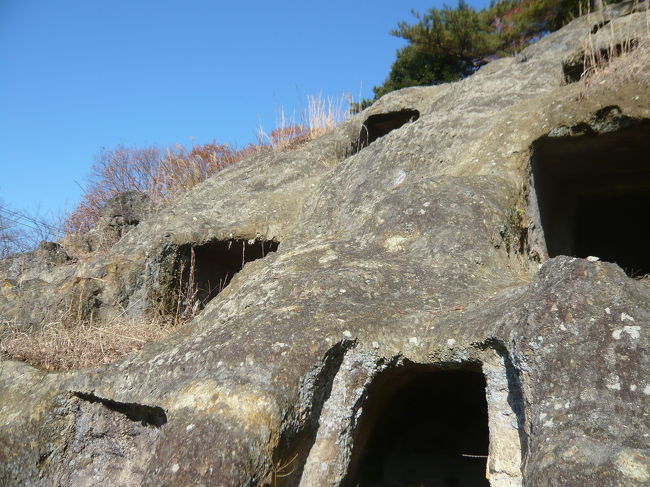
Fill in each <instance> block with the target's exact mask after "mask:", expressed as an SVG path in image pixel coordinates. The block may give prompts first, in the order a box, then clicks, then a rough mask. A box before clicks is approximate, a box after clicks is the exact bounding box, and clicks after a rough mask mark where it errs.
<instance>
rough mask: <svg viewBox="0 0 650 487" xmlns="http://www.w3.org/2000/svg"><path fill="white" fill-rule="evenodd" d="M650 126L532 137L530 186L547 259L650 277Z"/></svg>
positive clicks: (638, 125)
mask: <svg viewBox="0 0 650 487" xmlns="http://www.w3.org/2000/svg"><path fill="white" fill-rule="evenodd" d="M649 136H650V121H647V120H646V121H643V122H639V123H636V124H634V125H633V126H631V127H627V128H623V129H620V130H617V131H613V132H608V133H602V134H595V133H587V134H586V135H580V136H564V137H549V136H545V137H542V138H541V139H538V140H537V141H536V142H535V143H534V145H533V156H532V176H533V179H532V184H533V187H534V191H535V197H536V201H537V205H538V208H539V219H540V223H541V228H542V231H543V240H544V241H545V244H546V251H547V253H548V256H549V257H555V256H557V255H569V256H573V257H581V258H584V257H588V256H597V257H599V258H600V259H602V260H605V261H609V262H616V263H617V264H618V265H619V266H620V267H621V268H623V270H625V272H626V273H627V274H628V275H630V276H639V275H644V274H648V273H650V252H648V244H647V242H648V239H649V238H650V157H649V156H648V146H647V140H648V137H649Z"/></svg>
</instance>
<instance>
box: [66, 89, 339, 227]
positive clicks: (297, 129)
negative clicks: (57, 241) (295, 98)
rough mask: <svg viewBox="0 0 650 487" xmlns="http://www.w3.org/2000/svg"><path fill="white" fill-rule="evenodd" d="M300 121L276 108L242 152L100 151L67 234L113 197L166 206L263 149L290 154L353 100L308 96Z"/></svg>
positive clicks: (227, 148) (212, 146)
mask: <svg viewBox="0 0 650 487" xmlns="http://www.w3.org/2000/svg"><path fill="white" fill-rule="evenodd" d="M307 99H308V107H307V110H306V111H303V113H302V114H301V122H300V123H296V121H295V117H287V116H286V115H285V113H284V109H282V108H281V109H280V111H279V113H278V119H277V120H276V128H275V129H274V130H273V131H272V132H271V133H270V134H267V133H266V132H264V130H263V129H261V128H260V129H259V134H258V143H257V144H250V145H248V146H247V147H245V148H243V149H236V148H234V147H232V146H231V145H229V144H219V143H217V142H210V143H208V144H202V145H196V146H194V147H192V148H191V149H188V148H186V147H184V146H182V145H176V146H175V147H172V148H166V149H160V148H158V147H155V146H150V147H143V148H137V147H125V146H118V147H116V148H115V149H102V150H101V151H100V153H99V154H98V155H97V157H96V160H95V163H94V164H93V166H92V168H91V171H90V177H89V184H88V188H87V189H86V191H85V192H84V195H83V199H82V201H81V203H79V205H78V206H77V208H75V210H74V211H72V212H71V213H70V215H69V216H68V218H67V219H66V221H65V224H64V231H65V233H66V234H68V235H69V234H79V233H85V232H87V231H88V230H90V229H91V228H92V227H93V226H94V225H95V224H96V223H97V221H98V219H99V216H100V213H101V209H102V207H103V206H104V204H105V203H106V202H107V201H108V200H109V199H110V198H112V197H113V196H115V195H116V194H117V193H120V192H123V191H129V190H137V191H140V192H142V193H144V194H146V195H147V196H149V198H151V200H152V201H154V202H155V203H158V204H163V205H164V204H165V203H167V202H168V201H170V200H172V199H174V198H175V197H176V196H178V195H179V194H182V193H184V192H186V191H188V190H190V189H191V188H193V187H194V186H196V185H197V184H199V183H200V182H201V181H204V180H205V179H207V178H209V177H210V176H212V175H213V174H214V173H216V172H218V171H220V170H222V169H223V168H225V167H227V166H229V165H231V164H234V163H236V162H238V161H240V160H242V159H244V158H246V157H249V156H251V155H255V154H258V153H260V152H264V151H267V150H277V151H286V150H293V149H296V148H297V147H299V146H300V145H302V144H304V143H305V142H308V141H310V140H313V139H315V138H317V137H320V136H321V135H323V134H325V133H327V132H328V131H330V130H332V129H334V127H336V126H337V125H338V124H339V123H341V122H342V121H344V120H346V119H347V118H349V116H350V112H349V109H344V106H345V104H346V103H347V104H350V103H351V97H350V96H348V95H346V96H341V97H340V98H338V99H335V98H333V97H328V98H324V97H323V96H322V94H319V95H317V96H308V97H307Z"/></svg>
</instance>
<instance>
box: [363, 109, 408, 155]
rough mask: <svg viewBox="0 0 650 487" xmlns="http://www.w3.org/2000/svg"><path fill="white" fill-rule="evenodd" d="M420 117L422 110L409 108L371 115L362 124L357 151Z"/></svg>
mask: <svg viewBox="0 0 650 487" xmlns="http://www.w3.org/2000/svg"><path fill="white" fill-rule="evenodd" d="M418 118H420V112H418V111H417V110H409V109H406V110H400V111H397V112H389V113H379V114H377V115H371V116H369V117H368V118H367V119H366V121H365V122H364V123H363V125H362V126H361V130H360V132H359V139H358V140H357V144H356V150H355V152H358V151H359V150H361V149H363V148H364V147H368V146H369V145H370V144H372V143H373V142H374V141H375V140H377V139H378V138H380V137H383V136H384V135H386V134H388V133H389V132H392V131H393V130H395V129H398V128H400V127H401V126H402V125H404V124H406V123H408V122H414V121H416V120H417V119H418Z"/></svg>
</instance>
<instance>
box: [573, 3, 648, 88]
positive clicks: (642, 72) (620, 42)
mask: <svg viewBox="0 0 650 487" xmlns="http://www.w3.org/2000/svg"><path fill="white" fill-rule="evenodd" d="M635 9H637V10H638V9H639V8H638V5H635ZM640 14H641V15H644V16H645V23H646V27H645V32H643V33H641V35H639V33H638V32H637V33H633V32H626V31H624V30H623V31H621V29H625V28H624V27H617V26H615V24H614V22H609V23H607V22H605V21H604V20H603V27H601V29H599V32H602V33H603V34H604V35H607V36H608V37H609V39H610V41H609V43H608V45H607V46H606V47H604V48H603V47H602V46H596V45H595V41H594V35H593V34H592V33H590V34H589V35H588V36H587V38H586V39H585V41H584V60H583V62H584V71H583V74H582V77H581V79H582V80H583V88H582V93H581V96H583V97H584V96H585V95H587V94H588V93H589V92H593V91H598V89H599V88H601V89H603V88H604V89H607V90H615V89H617V88H619V87H620V86H621V85H622V84H624V83H625V82H627V81H636V82H640V83H650V2H647V1H646V2H645V8H644V11H641V12H640Z"/></svg>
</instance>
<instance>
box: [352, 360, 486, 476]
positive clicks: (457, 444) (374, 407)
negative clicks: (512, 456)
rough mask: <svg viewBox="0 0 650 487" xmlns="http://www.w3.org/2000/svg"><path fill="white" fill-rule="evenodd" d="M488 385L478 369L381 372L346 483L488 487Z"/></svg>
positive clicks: (365, 412)
mask: <svg viewBox="0 0 650 487" xmlns="http://www.w3.org/2000/svg"><path fill="white" fill-rule="evenodd" d="M485 388H486V382H485V378H484V376H483V374H482V373H481V369H480V367H466V368H463V369H441V368H439V367H433V366H420V365H418V366H407V367H402V368H399V369H391V370H388V371H386V372H384V373H382V374H381V375H380V376H379V377H378V378H377V379H376V380H375V381H374V382H373V384H372V385H371V386H370V388H369V391H368V396H367V399H366V401H365V403H364V406H363V413H362V415H361V418H360V420H359V425H358V429H357V432H356V433H355V440H354V449H353V451H352V457H351V459H350V466H349V469H348V474H347V476H346V479H345V481H344V483H343V485H345V486H349V487H352V486H358V487H384V486H386V487H388V486H390V487H398V486H404V487H407V486H408V487H415V486H422V487H433V486H435V487H438V486H440V487H443V486H444V487H452V486H467V487H487V486H489V485H490V484H489V482H488V480H487V479H486V462H487V456H488V450H489V430H488V407H487V401H486V391H485Z"/></svg>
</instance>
